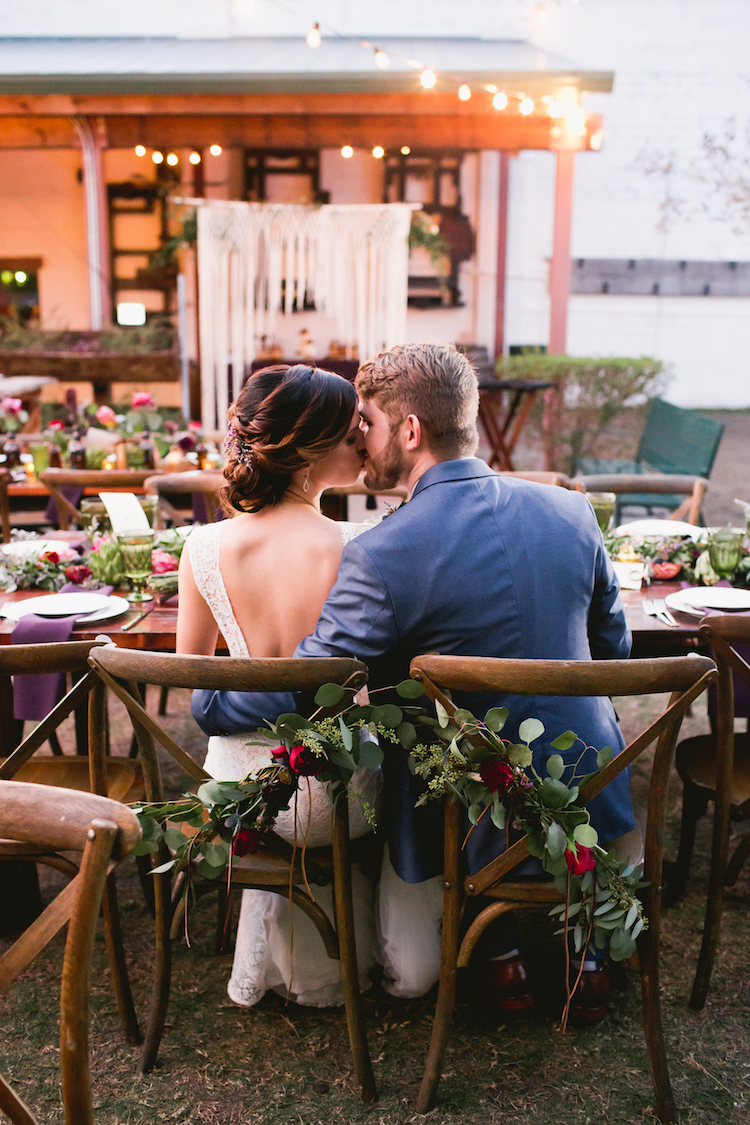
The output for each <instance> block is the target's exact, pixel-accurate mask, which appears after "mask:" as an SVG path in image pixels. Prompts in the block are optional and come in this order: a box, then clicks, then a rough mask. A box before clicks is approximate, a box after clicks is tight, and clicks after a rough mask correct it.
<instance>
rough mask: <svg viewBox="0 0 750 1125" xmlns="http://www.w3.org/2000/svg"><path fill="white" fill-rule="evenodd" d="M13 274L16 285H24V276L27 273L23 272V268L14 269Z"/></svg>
mask: <svg viewBox="0 0 750 1125" xmlns="http://www.w3.org/2000/svg"><path fill="white" fill-rule="evenodd" d="M13 276H14V277H15V279H16V285H25V284H26V276H27V275H26V274H25V273H24V271H23V270H16V272H15V274H14V275H13Z"/></svg>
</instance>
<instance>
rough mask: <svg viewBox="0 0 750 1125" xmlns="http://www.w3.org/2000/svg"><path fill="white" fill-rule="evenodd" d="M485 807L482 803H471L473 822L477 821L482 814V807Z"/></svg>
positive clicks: (471, 819) (470, 814)
mask: <svg viewBox="0 0 750 1125" xmlns="http://www.w3.org/2000/svg"><path fill="white" fill-rule="evenodd" d="M483 808H484V806H483V805H480V804H478V803H477V804H475V805H469V820H470V821H471V823H472V824H476V823H477V821H478V820H479V818H480V816H481V815H482V809H483Z"/></svg>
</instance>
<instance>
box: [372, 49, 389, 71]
mask: <svg viewBox="0 0 750 1125" xmlns="http://www.w3.org/2000/svg"><path fill="white" fill-rule="evenodd" d="M375 62H376V63H377V65H378V66H379V67H380V68H381V69H383V70H385V68H386V67H387V66H390V65H391V60H390V59H389V58H388V56H387V55H386V53H385V51H381V50H380V48H379V47H378V48H376V50H375Z"/></svg>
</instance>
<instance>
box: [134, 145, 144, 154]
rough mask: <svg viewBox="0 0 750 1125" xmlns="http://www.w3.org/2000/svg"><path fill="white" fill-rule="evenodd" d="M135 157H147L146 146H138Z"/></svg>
mask: <svg viewBox="0 0 750 1125" xmlns="http://www.w3.org/2000/svg"><path fill="white" fill-rule="evenodd" d="M135 155H136V156H145V155H146V146H145V145H136V146H135Z"/></svg>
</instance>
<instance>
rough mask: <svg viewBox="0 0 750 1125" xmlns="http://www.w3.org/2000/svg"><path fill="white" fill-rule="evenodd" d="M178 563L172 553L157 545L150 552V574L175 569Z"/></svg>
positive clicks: (164, 572)
mask: <svg viewBox="0 0 750 1125" xmlns="http://www.w3.org/2000/svg"><path fill="white" fill-rule="evenodd" d="M179 565H180V564H179V563H178V561H177V559H176V558H175V557H174V555H170V554H169V552H168V551H162V550H161V549H160V548H159V547H157V548H156V549H155V550H154V551H152V552H151V572H152V574H169V573H170V571H172V570H177V569H178V568H179Z"/></svg>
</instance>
